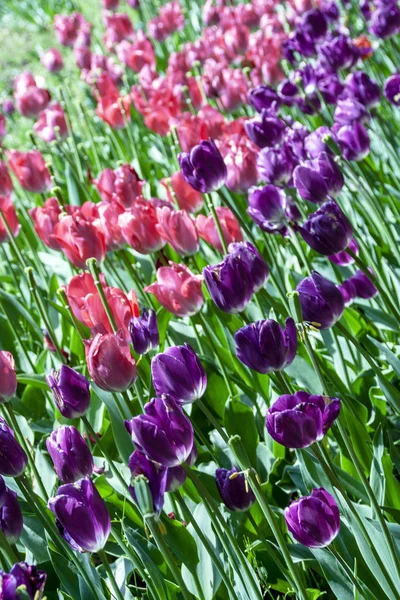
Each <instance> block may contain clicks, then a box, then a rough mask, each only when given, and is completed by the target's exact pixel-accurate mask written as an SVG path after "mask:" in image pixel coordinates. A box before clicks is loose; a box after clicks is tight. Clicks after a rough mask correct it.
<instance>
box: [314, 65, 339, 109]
mask: <svg viewBox="0 0 400 600" xmlns="http://www.w3.org/2000/svg"><path fill="white" fill-rule="evenodd" d="M317 86H318V89H319V91H320V93H321V96H322V97H323V99H324V100H325V102H327V103H328V104H336V102H337V100H338V98H339V96H340V95H341V94H342V93H343V89H344V85H343V83H342V82H341V81H340V79H339V77H338V76H337V75H336V73H328V72H324V75H323V76H322V77H320V78H319V79H318V82H317Z"/></svg>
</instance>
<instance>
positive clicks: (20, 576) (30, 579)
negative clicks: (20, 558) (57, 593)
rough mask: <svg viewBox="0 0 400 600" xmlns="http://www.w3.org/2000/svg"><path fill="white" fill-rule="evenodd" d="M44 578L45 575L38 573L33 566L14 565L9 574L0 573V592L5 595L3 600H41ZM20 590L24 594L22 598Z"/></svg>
mask: <svg viewBox="0 0 400 600" xmlns="http://www.w3.org/2000/svg"><path fill="white" fill-rule="evenodd" d="M46 578H47V575H46V573H45V572H44V571H39V569H38V568H37V567H36V566H35V565H28V563H26V562H20V563H16V564H15V565H13V567H12V568H11V570H10V572H9V573H5V572H4V571H0V590H3V592H4V593H5V595H4V600H41V599H42V598H43V591H44V586H45V585H46ZM21 590H23V591H24V592H25V595H24V596H22V593H23V592H21V593H20V591H21ZM28 590H29V594H28ZM8 591H10V595H9V594H8Z"/></svg>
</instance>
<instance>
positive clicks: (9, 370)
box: [0, 350, 17, 403]
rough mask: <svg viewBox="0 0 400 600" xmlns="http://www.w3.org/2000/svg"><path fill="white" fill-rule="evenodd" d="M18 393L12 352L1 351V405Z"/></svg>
mask: <svg viewBox="0 0 400 600" xmlns="http://www.w3.org/2000/svg"><path fill="white" fill-rule="evenodd" d="M16 391H17V374H16V372H15V360H14V357H13V355H12V354H11V352H6V351H5V350H0V403H2V402H7V401H8V400H10V398H12V397H13V396H14V395H15V392H16Z"/></svg>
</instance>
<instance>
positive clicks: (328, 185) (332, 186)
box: [293, 152, 344, 204]
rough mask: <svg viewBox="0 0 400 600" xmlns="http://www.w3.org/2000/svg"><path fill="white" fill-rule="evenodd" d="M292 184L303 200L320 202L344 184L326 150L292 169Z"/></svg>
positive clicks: (338, 190)
mask: <svg viewBox="0 0 400 600" xmlns="http://www.w3.org/2000/svg"><path fill="white" fill-rule="evenodd" d="M293 179H294V184H295V186H296V189H297V191H298V193H299V194H300V196H301V197H302V198H304V200H308V201H310V202H314V203H315V204H320V203H321V202H323V201H324V200H325V199H326V198H327V196H328V195H329V196H336V195H337V194H338V193H339V192H340V190H341V189H342V187H343V185H344V178H343V174H342V171H341V170H340V167H339V165H338V164H337V162H335V159H334V158H333V157H332V156H331V155H330V154H328V153H327V152H321V154H320V155H319V156H318V158H316V159H313V160H309V161H306V162H305V163H304V164H303V165H299V166H297V167H296V168H295V170H294V178H293Z"/></svg>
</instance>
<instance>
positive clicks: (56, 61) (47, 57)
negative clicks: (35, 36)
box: [40, 48, 64, 73]
mask: <svg viewBox="0 0 400 600" xmlns="http://www.w3.org/2000/svg"><path fill="white" fill-rule="evenodd" d="M40 62H41V63H42V65H43V66H44V68H45V69H47V70H48V71H50V73H58V72H59V71H61V69H62V68H63V66H64V61H63V57H62V54H61V52H60V51H59V50H58V48H49V49H48V50H46V52H43V54H42V56H41V57H40Z"/></svg>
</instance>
